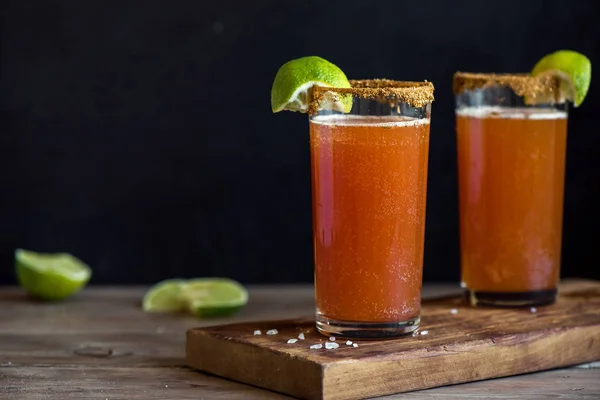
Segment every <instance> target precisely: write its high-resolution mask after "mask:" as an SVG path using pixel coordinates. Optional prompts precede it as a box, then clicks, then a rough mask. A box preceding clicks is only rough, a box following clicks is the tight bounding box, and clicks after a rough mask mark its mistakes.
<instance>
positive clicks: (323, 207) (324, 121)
mask: <svg viewBox="0 0 600 400" xmlns="http://www.w3.org/2000/svg"><path fill="white" fill-rule="evenodd" d="M351 84H352V88H322V87H316V88H315V89H314V91H313V98H314V99H315V100H314V101H315V102H316V103H319V102H324V101H326V100H329V101H331V100H336V99H337V100H338V101H341V102H342V103H343V102H346V104H347V105H349V102H351V103H352V104H351V105H352V107H351V110H347V112H345V113H344V112H335V111H330V110H324V109H322V108H319V107H317V108H316V109H317V110H318V111H316V112H314V113H313V114H312V115H311V117H310V144H311V160H312V186H313V227H314V251H315V287H316V289H315V290H316V304H317V311H316V320H317V328H318V329H319V331H320V332H321V333H323V334H325V335H334V336H336V335H339V336H343V337H350V338H380V337H387V336H398V335H403V334H407V333H410V332H412V331H414V330H416V329H417V328H418V326H419V322H420V308H421V286H422V270H423V246H424V234H425V204H426V190H427V162H428V152H429V121H430V116H431V101H432V100H433V85H432V84H431V83H428V82H397V81H389V80H367V81H351Z"/></svg>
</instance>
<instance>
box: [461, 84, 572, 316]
mask: <svg viewBox="0 0 600 400" xmlns="http://www.w3.org/2000/svg"><path fill="white" fill-rule="evenodd" d="M558 87H559V82H558V80H556V79H554V78H550V77H535V78H534V77H531V76H529V75H524V74H523V75H496V74H471V73H456V74H455V76H454V93H455V95H456V133H457V147H458V178H459V179H458V180H459V204H460V239H461V279H462V285H463V287H464V289H465V294H466V297H467V299H468V301H469V302H470V303H471V304H472V305H479V304H481V305H491V306H509V307H511V306H533V305H544V304H551V303H553V302H554V301H555V299H556V293H557V286H558V281H559V275H560V260H561V239H562V217H563V191H564V176H565V152H566V139H567V108H566V105H565V104H560V103H557V98H555V97H556V96H557V93H558Z"/></svg>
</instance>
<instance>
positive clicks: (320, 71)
mask: <svg viewBox="0 0 600 400" xmlns="http://www.w3.org/2000/svg"><path fill="white" fill-rule="evenodd" d="M315 85H317V86H324V87H339V88H349V87H350V82H348V78H346V75H345V74H344V72H343V71H342V70H341V69H339V68H338V67H337V66H336V65H334V64H332V63H330V62H329V61H327V60H325V59H323V58H321V57H316V56H309V57H302V58H297V59H295V60H292V61H289V62H287V63H285V64H283V65H282V66H281V68H279V71H277V74H276V75H275V80H274V81H273V87H272V88H271V109H272V110H273V112H274V113H276V112H279V111H284V110H285V111H299V112H301V113H305V112H307V110H308V104H309V102H310V100H311V98H310V96H311V93H312V88H313V87H314V86H315ZM322 107H323V108H329V109H333V110H336V111H342V112H349V111H350V109H351V108H352V97H351V96H347V95H346V96H338V97H336V98H331V99H324V100H323V102H322Z"/></svg>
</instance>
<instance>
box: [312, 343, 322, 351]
mask: <svg viewBox="0 0 600 400" xmlns="http://www.w3.org/2000/svg"><path fill="white" fill-rule="evenodd" d="M310 348H311V349H313V350H314V349H321V348H323V345H322V344H320V343H319V344H313V345H312V346H310Z"/></svg>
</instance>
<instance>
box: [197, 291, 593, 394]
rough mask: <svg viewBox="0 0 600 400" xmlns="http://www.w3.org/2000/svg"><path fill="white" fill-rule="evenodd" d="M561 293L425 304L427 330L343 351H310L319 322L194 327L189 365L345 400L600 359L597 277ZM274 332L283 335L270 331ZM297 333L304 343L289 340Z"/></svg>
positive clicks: (271, 386)
mask: <svg viewBox="0 0 600 400" xmlns="http://www.w3.org/2000/svg"><path fill="white" fill-rule="evenodd" d="M560 293H561V295H560V297H559V299H558V301H557V303H556V304H555V305H553V306H550V307H541V308H538V309H536V310H531V309H529V308H525V309H492V308H472V307H468V306H466V305H465V304H464V301H463V300H462V299H461V298H460V297H456V296H453V297H446V298H442V299H435V300H428V301H425V302H424V303H423V310H422V326H421V334H419V335H413V336H409V337H404V338H399V339H395V340H384V341H358V343H359V347H358V348H355V347H353V346H347V345H345V344H344V341H340V340H338V341H336V343H338V344H339V346H340V347H339V348H337V349H330V350H327V349H325V348H322V349H310V346H311V345H314V344H321V345H323V346H324V345H325V343H326V342H328V338H326V337H323V336H322V335H320V334H319V333H318V332H316V329H315V328H314V320H312V319H295V320H279V321H264V322H250V323H239V324H233V325H221V326H215V327H208V328H196V329H191V330H189V331H188V336H187V357H188V363H189V365H190V366H191V367H193V368H197V369H200V370H203V371H207V372H210V373H213V374H216V375H219V376H223V377H226V378H230V379H233V380H236V381H240V382H245V383H249V384H252V385H255V386H259V387H264V388H268V389H271V390H274V391H277V392H281V393H285V394H289V395H293V396H296V397H299V398H303V399H311V400H312V399H326V400H342V399H343V400H346V399H362V398H366V397H373V396H379V395H385V394H391V393H397V392H407V391H413V390H420V389H426V388H431V387H437V386H444V385H450V384H457V383H463V382H472V381H479V380H484V379H490V378H498V377H504V376H510V375H517V374H523V373H527V372H534V371H541V370H547V369H552V368H557V367H563V366H569V365H574V364H578V363H583V362H591V361H595V360H600V282H589V281H575V282H570V283H565V284H563V285H562V286H561V288H560ZM451 310H454V311H455V313H452V312H451ZM533 311H534V312H533ZM272 329H276V330H277V331H278V333H277V334H276V335H265V332H266V331H268V330H272ZM255 330H260V331H261V332H262V334H261V335H254V334H253V332H254V331H255ZM424 330H427V335H424V334H423V333H425V332H424ZM299 333H303V334H304V335H305V337H306V339H305V340H299V341H298V342H296V343H287V341H288V339H290V338H297V337H298V334H299Z"/></svg>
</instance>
